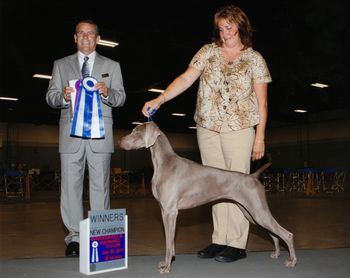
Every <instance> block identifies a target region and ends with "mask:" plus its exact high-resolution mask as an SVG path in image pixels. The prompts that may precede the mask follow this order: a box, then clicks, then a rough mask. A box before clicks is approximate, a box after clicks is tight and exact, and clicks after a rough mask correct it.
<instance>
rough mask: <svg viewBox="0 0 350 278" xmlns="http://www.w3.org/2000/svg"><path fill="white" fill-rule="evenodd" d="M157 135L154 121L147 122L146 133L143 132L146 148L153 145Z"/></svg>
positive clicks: (158, 133) (158, 131)
mask: <svg viewBox="0 0 350 278" xmlns="http://www.w3.org/2000/svg"><path fill="white" fill-rule="evenodd" d="M159 135H160V130H159V128H158V127H157V126H156V125H155V124H154V123H147V124H146V133H145V144H146V148H149V147H150V146H153V145H154V143H155V142H156V140H157V138H158V136H159Z"/></svg>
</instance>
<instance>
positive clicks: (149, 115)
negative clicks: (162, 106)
mask: <svg viewBox="0 0 350 278" xmlns="http://www.w3.org/2000/svg"><path fill="white" fill-rule="evenodd" d="M149 109H150V107H148V108H147V112H148V117H147V122H149V123H151V122H153V119H152V116H153V115H154V114H155V113H156V112H157V109H155V108H154V109H153V110H152V111H151V112H150V111H149Z"/></svg>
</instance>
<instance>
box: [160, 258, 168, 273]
mask: <svg viewBox="0 0 350 278" xmlns="http://www.w3.org/2000/svg"><path fill="white" fill-rule="evenodd" d="M158 272H159V273H160V274H164V273H169V272H170V265H168V264H167V263H165V261H161V262H159V264H158Z"/></svg>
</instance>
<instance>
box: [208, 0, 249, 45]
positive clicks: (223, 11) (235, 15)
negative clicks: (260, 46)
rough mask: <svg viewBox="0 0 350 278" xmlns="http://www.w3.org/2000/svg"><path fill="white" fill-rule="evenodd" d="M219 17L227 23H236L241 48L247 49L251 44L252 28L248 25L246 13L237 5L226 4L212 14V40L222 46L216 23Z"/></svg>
mask: <svg viewBox="0 0 350 278" xmlns="http://www.w3.org/2000/svg"><path fill="white" fill-rule="evenodd" d="M220 19H225V20H227V22H229V23H236V24H237V27H238V32H239V37H240V38H241V41H242V44H243V45H244V47H243V49H247V48H248V47H251V46H252V35H253V28H252V26H251V25H250V21H249V18H248V17H247V15H246V14H245V13H244V12H243V11H242V10H241V9H240V8H239V7H237V6H234V5H228V6H224V7H221V8H219V9H218V10H217V11H216V13H215V15H214V32H213V39H212V40H213V42H215V43H216V44H217V45H218V46H222V43H223V42H222V40H221V38H220V31H219V28H218V23H219V20H220Z"/></svg>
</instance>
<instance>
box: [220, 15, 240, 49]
mask: <svg viewBox="0 0 350 278" xmlns="http://www.w3.org/2000/svg"><path fill="white" fill-rule="evenodd" d="M217 27H218V30H219V34H220V38H221V40H222V41H223V43H224V44H225V45H227V44H229V45H231V44H236V43H237V42H239V41H240V37H239V32H238V26H237V24H236V23H234V22H228V21H227V20H226V19H223V18H222V19H219V21H218V25H217Z"/></svg>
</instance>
